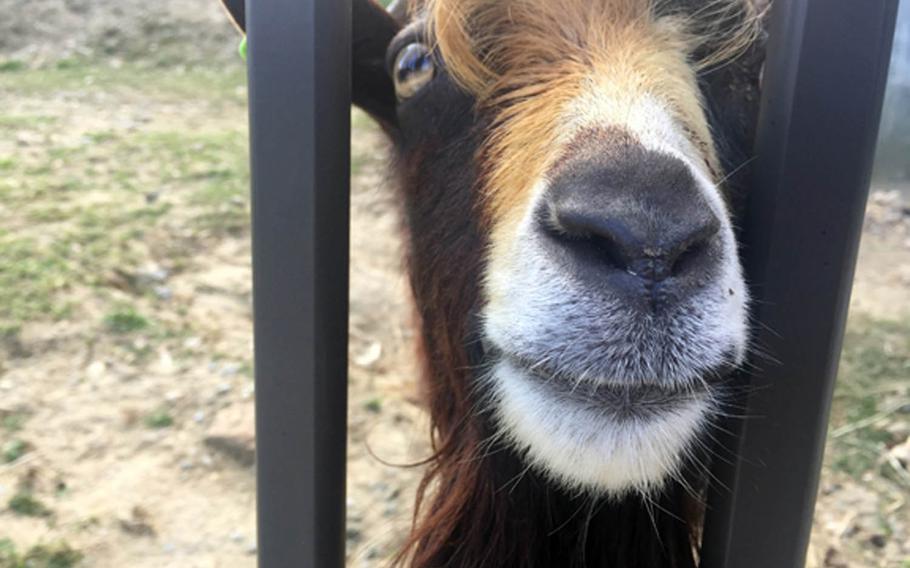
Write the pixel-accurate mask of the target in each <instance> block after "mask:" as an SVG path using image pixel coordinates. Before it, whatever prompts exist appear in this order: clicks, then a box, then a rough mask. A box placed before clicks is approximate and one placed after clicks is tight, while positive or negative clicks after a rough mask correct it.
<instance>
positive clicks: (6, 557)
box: [0, 538, 19, 568]
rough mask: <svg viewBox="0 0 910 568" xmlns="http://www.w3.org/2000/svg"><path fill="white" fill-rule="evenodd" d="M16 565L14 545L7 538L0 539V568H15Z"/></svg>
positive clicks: (17, 559)
mask: <svg viewBox="0 0 910 568" xmlns="http://www.w3.org/2000/svg"><path fill="white" fill-rule="evenodd" d="M18 563H19V555H18V554H16V545H15V544H14V543H13V541H11V540H10V539H8V538H0V568H16V565H17V564H18Z"/></svg>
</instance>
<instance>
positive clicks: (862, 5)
mask: <svg viewBox="0 0 910 568" xmlns="http://www.w3.org/2000/svg"><path fill="white" fill-rule="evenodd" d="M773 10H774V13H773V14H772V25H771V37H770V40H771V44H770V46H769V51H768V58H767V62H766V66H765V71H764V85H763V95H762V98H763V100H762V110H761V115H760V124H759V131H758V136H757V141H756V154H757V163H756V179H755V184H754V187H753V190H752V194H751V195H750V197H749V199H748V205H747V208H746V214H745V219H744V220H743V242H744V244H743V251H744V255H745V258H744V263H745V268H746V273H747V275H748V279H749V281H750V283H751V287H752V293H753V297H754V304H753V314H754V317H755V320H756V326H755V330H754V345H755V346H756V347H757V349H758V350H759V351H761V352H765V353H767V354H769V357H762V356H757V357H756V358H755V360H754V361H753V362H754V363H755V365H756V366H757V367H758V370H757V371H756V372H754V373H753V374H752V376H751V387H752V388H751V389H750V390H752V395H751V396H750V397H749V401H748V410H747V411H746V412H747V414H748V415H750V418H747V419H746V420H745V421H744V422H742V423H738V424H736V425H735V426H737V427H739V428H740V431H739V432H738V433H739V434H740V436H739V445H738V451H737V454H738V456H739V458H738V459H737V460H736V461H735V463H733V464H730V465H727V464H725V463H723V461H722V460H718V463H717V467H716V471H715V473H716V475H717V476H718V478H719V479H720V480H721V481H722V482H723V483H724V485H726V486H727V487H720V486H718V485H717V484H715V486H714V487H713V488H712V494H711V495H710V497H709V510H708V516H707V519H706V526H705V539H704V544H703V550H702V558H703V561H702V567H703V568H769V567H773V568H797V567H800V568H801V567H803V566H804V565H805V556H806V549H807V546H808V540H809V534H810V531H811V527H812V513H813V509H814V503H815V495H816V489H817V486H818V477H819V470H820V467H821V458H822V452H823V449H824V443H825V433H826V428H827V422H828V412H829V407H830V402H831V394H832V390H833V385H834V377H835V374H836V371H837V362H838V357H839V353H840V347H841V340H842V337H843V327H844V322H845V316H846V309H847V303H848V299H849V296H850V287H851V282H852V279H853V269H854V262H855V258H856V252H857V247H858V242H859V236H860V230H861V226H862V219H863V212H864V209H865V200H866V196H867V191H868V184H869V179H870V172H871V167H872V160H873V154H874V150H875V141H876V133H877V131H878V124H879V118H880V113H881V104H882V97H883V93H884V86H885V79H886V76H887V67H888V61H889V56H890V53H891V39H892V34H893V30H894V21H895V15H896V11H897V0H862V1H857V0H776V1H775V5H774V8H773ZM736 433H737V432H734V434H736ZM726 441H727V442H728V443H730V445H731V446H732V447H736V446H735V440H733V439H730V438H728V439H727V440H726Z"/></svg>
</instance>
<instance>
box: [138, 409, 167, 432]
mask: <svg viewBox="0 0 910 568" xmlns="http://www.w3.org/2000/svg"><path fill="white" fill-rule="evenodd" d="M145 425H146V427H148V428H152V429H155V430H160V429H162V428H169V427H171V426H173V425H174V417H173V416H171V414H170V412H168V411H167V410H164V409H159V410H156V411H154V412H152V413H151V414H149V415H148V416H146V417H145Z"/></svg>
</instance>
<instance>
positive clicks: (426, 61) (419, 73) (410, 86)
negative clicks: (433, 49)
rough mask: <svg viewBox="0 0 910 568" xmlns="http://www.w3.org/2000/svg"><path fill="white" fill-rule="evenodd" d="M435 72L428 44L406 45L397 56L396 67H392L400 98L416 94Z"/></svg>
mask: <svg viewBox="0 0 910 568" xmlns="http://www.w3.org/2000/svg"><path fill="white" fill-rule="evenodd" d="M435 73H436V67H435V65H434V64H433V58H432V56H431V55H430V50H429V49H427V46H425V45H424V44H422V43H412V44H409V45H407V46H405V47H404V48H403V49H402V50H401V51H399V52H398V55H397V56H396V57H395V67H394V68H393V69H392V74H393V79H394V81H395V94H396V95H397V96H398V100H400V101H402V100H405V99H407V98H410V97H413V96H414V95H416V94H417V92H418V91H420V89H422V88H423V87H424V85H426V84H427V83H429V82H430V80H431V79H432V78H433V75H435Z"/></svg>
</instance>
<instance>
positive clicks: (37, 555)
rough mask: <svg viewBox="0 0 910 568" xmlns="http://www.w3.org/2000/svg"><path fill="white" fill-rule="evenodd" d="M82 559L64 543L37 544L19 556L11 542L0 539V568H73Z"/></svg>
mask: <svg viewBox="0 0 910 568" xmlns="http://www.w3.org/2000/svg"><path fill="white" fill-rule="evenodd" d="M82 558H83V555H82V553H81V552H79V551H78V550H75V549H74V548H72V547H71V546H70V545H69V544H67V543H65V542H58V543H55V544H50V545H47V544H39V545H36V546H33V547H32V548H30V549H28V551H26V553H25V554H24V555H23V556H20V555H19V553H18V552H17V551H16V545H15V544H14V543H13V541H11V540H10V539H8V538H4V539H0V568H73V567H74V566H77V565H78V564H79V563H80V562H81V561H82Z"/></svg>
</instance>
